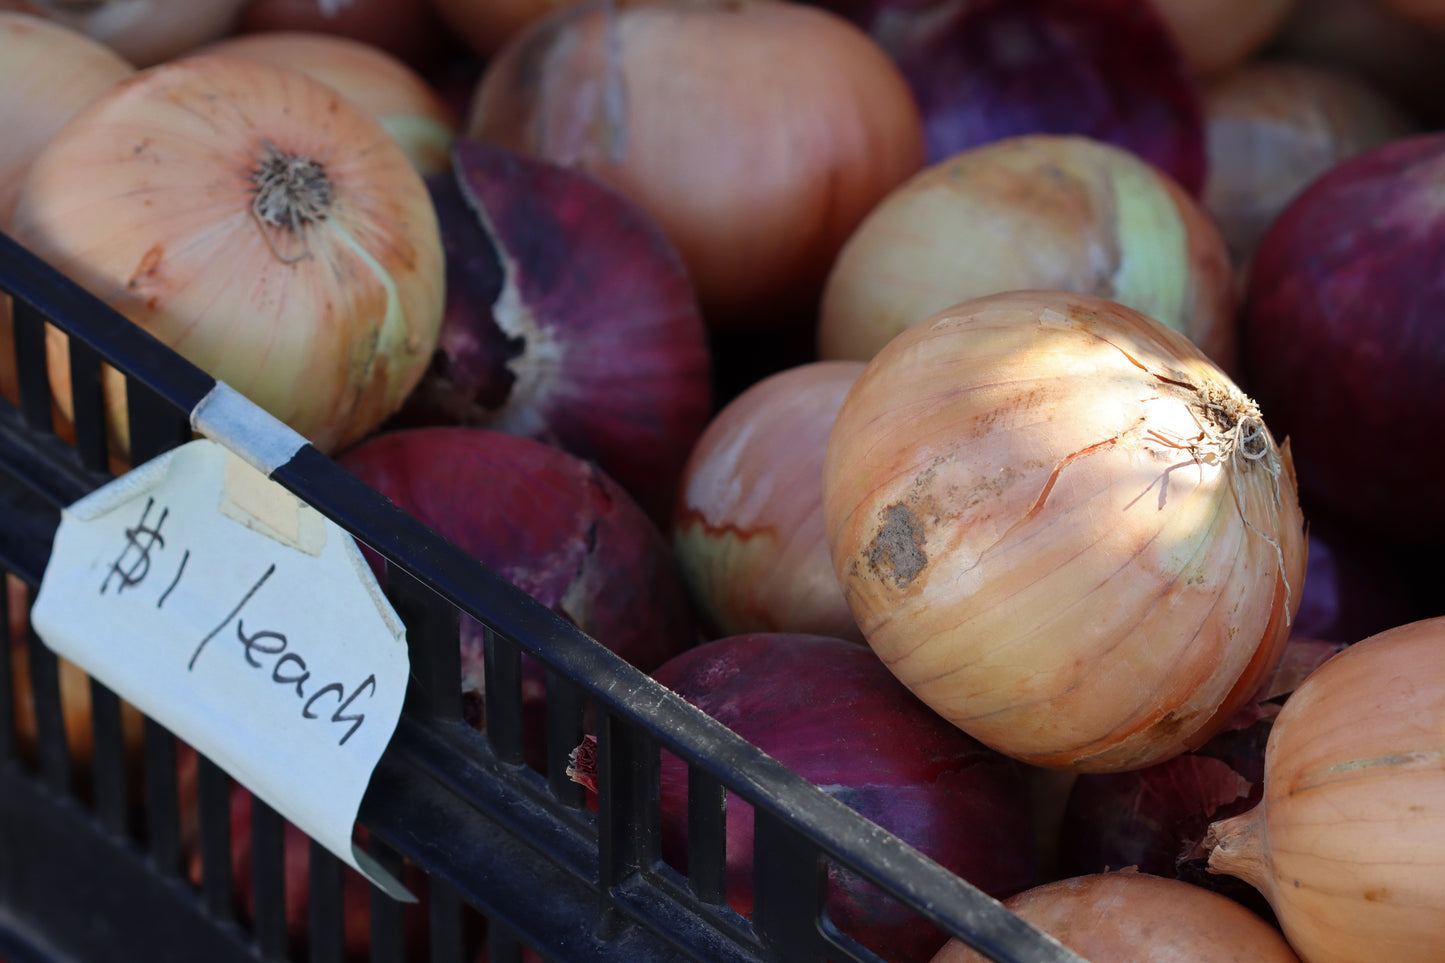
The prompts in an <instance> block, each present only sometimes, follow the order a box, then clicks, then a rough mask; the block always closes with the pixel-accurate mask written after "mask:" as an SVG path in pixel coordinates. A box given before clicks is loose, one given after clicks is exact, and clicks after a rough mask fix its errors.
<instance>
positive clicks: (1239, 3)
mask: <svg viewBox="0 0 1445 963" xmlns="http://www.w3.org/2000/svg"><path fill="white" fill-rule="evenodd" d="M1149 2H1150V4H1151V5H1152V6H1153V7H1154V9H1155V11H1157V12H1158V14H1159V16H1160V17H1161V18H1162V19H1163V20H1164V23H1165V24H1166V25H1167V26H1168V28H1169V35H1170V36H1171V37H1173V38H1174V42H1175V43H1176V44H1178V46H1179V50H1180V51H1181V52H1182V53H1183V55H1184V59H1185V61H1186V62H1188V64H1189V66H1190V68H1191V69H1193V70H1194V72H1195V73H1196V74H1199V75H1201V76H1205V77H1209V76H1215V75H1218V74H1221V73H1225V72H1226V71H1228V70H1229V69H1230V68H1231V67H1235V66H1238V65H1239V64H1241V63H1243V62H1245V61H1246V60H1248V59H1250V58H1251V57H1252V56H1253V55H1254V54H1256V53H1257V52H1259V50H1260V49H1261V48H1263V47H1265V46H1266V45H1267V44H1268V43H1269V42H1270V41H1271V40H1272V39H1274V37H1275V35H1276V34H1278V33H1279V31H1280V30H1281V29H1283V27H1284V25H1285V22H1286V21H1287V19H1288V18H1289V15H1290V13H1291V12H1292V11H1293V10H1294V7H1295V4H1296V2H1297V0H1211V2H1209V3H1200V2H1198V0H1149Z"/></svg>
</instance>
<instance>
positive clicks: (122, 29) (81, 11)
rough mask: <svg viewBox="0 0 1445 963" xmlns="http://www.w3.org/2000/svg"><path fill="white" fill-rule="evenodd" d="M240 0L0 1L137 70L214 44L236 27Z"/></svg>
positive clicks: (0, 4) (0, 7)
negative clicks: (118, 57)
mask: <svg viewBox="0 0 1445 963" xmlns="http://www.w3.org/2000/svg"><path fill="white" fill-rule="evenodd" d="M243 2H244V0H84V2H80V3H76V2H67V0H0V10H19V11H21V12H23V13H31V14H34V15H36V16H40V17H45V18H47V19H49V20H54V21H55V22H56V23H58V24H61V25H62V26H65V27H69V28H70V29H72V30H77V31H79V32H80V33H83V34H85V35H87V36H89V37H91V38H92V39H94V40H98V41H100V42H101V43H103V44H105V45H106V46H107V47H110V48H111V49H112V50H114V51H116V53H118V54H120V55H121V56H122V57H124V58H125V59H126V60H128V61H129V62H131V63H133V64H135V65H136V66H137V67H150V66H153V65H155V64H158V63H161V62H163V61H166V60H170V59H172V58H174V57H179V56H180V55H182V54H185V53H189V52H190V51H192V50H195V49H196V48H197V47H199V46H201V45H202V44H205V43H209V42H210V41H212V40H217V39H219V38H221V37H223V36H225V35H226V34H227V33H229V32H230V31H231V30H232V29H233V28H234V27H235V25H236V17H237V14H238V13H239V11H240V9H241V4H242V3H243Z"/></svg>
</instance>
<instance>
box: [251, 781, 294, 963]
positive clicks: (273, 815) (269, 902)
mask: <svg viewBox="0 0 1445 963" xmlns="http://www.w3.org/2000/svg"><path fill="white" fill-rule="evenodd" d="M248 795H249V793H248ZM250 798H251V894H250V895H251V900H252V906H253V910H252V928H253V930H254V931H255V934H256V946H257V948H258V949H259V950H260V951H261V953H262V954H263V955H264V956H265V957H266V958H268V959H281V958H282V957H283V956H285V954H286V944H287V932H286V862H285V860H286V851H285V839H286V821H285V820H284V819H282V818H281V814H280V813H278V812H276V810H274V809H272V808H271V807H270V806H268V805H266V803H264V802H262V801H261V800H260V799H259V798H257V797H256V796H251V797H250Z"/></svg>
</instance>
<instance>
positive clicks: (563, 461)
mask: <svg viewBox="0 0 1445 963" xmlns="http://www.w3.org/2000/svg"><path fill="white" fill-rule="evenodd" d="M337 460H338V462H339V463H340V465H341V466H342V467H343V468H345V469H347V470H348V471H350V472H351V473H352V474H354V475H356V476H357V477H358V478H360V479H361V480H362V481H363V482H365V483H366V484H368V485H370V486H371V487H373V488H375V489H376V490H377V491H379V492H381V493H382V494H383V495H385V496H386V497H387V498H389V499H390V500H391V501H392V502H393V503H395V504H396V505H397V506H398V507H399V508H401V509H402V510H403V511H405V512H407V513H408V514H410V515H412V516H413V517H415V518H416V519H417V520H419V521H420V522H421V523H422V524H424V525H426V526H428V527H430V528H432V529H433V530H435V531H436V532H437V533H438V534H440V535H441V536H442V537H443V538H445V539H447V540H448V541H450V542H452V543H453V544H454V545H456V546H457V547H458V548H460V549H461V550H462V551H464V552H467V553H468V554H470V555H471V556H473V557H474V558H476V559H477V560H479V561H480V562H482V563H483V564H484V565H486V566H487V567H489V568H491V569H493V570H494V571H496V572H497V573H498V574H500V575H501V576H503V577H504V578H506V579H507V580H508V581H509V582H511V583H512V584H513V585H515V586H517V587H518V588H520V589H522V590H523V591H525V592H526V593H527V594H528V595H530V596H532V597H533V598H534V599H536V600H537V601H538V602H540V603H542V604H543V605H545V606H547V607H548V608H550V609H551V610H552V611H553V612H555V613H557V614H558V615H559V616H561V617H562V618H564V619H566V620H568V621H569V622H571V623H572V624H573V625H576V626H577V627H578V628H580V629H581V630H582V631H584V632H586V633H587V634H588V635H590V636H592V637H593V638H594V639H596V640H597V641H598V642H600V643H601V644H602V645H604V646H606V647H607V648H609V649H611V650H612V651H613V652H615V653H617V654H618V655H619V656H621V657H622V658H624V659H626V660H627V661H628V662H630V663H632V664H633V665H635V666H637V667H638V668H639V669H641V670H642V671H644V672H647V671H651V670H652V669H654V668H656V667H657V666H658V665H660V664H661V663H663V662H664V661H666V660H667V659H669V658H671V657H672V656H674V655H676V654H677V653H678V652H681V651H682V650H684V649H686V648H687V647H689V646H691V645H693V644H694V643H695V642H696V641H697V631H696V628H695V626H694V622H693V615H692V610H691V608H690V604H689V602H688V598H687V589H686V586H684V584H683V581H682V576H681V575H680V574H679V572H678V569H677V561H676V559H675V558H674V556H673V554H672V549H671V546H670V545H668V543H667V541H666V540H665V539H664V538H663V537H662V534H661V533H660V532H659V531H658V529H657V526H656V525H655V524H654V523H653V522H652V520H651V519H649V518H648V516H647V515H646V513H644V512H643V510H642V508H641V507H640V506H639V505H638V504H637V502H636V501H635V500H633V498H632V497H631V496H630V495H628V494H627V492H626V491H624V490H623V488H622V487H621V486H620V485H619V484H618V483H617V482H616V481H614V480H613V479H612V478H611V477H609V476H608V475H607V474H606V473H604V472H603V471H601V470H600V469H598V468H597V466H596V465H594V464H593V463H591V462H588V461H584V460H583V459H580V458H577V457H575V456H573V455H569V454H567V453H566V452H564V451H561V450H560V449H557V448H554V447H552V446H551V445H547V444H544V443H542V442H540V441H535V440H533V439H530V438H521V437H518V436H515V435H509V434H506V433H505V432H499V431H492V430H489V429H485V428H469V427H436V428H410V429H404V430H398V431H387V432H383V433H380V434H377V435H373V436H372V437H370V438H368V439H367V440H366V441H364V442H362V443H361V444H359V445H357V446H355V447H353V448H351V449H348V450H347V451H345V452H343V453H342V454H341V455H340V456H339V457H338V459H337ZM372 560H373V563H374V564H376V563H377V562H378V560H377V559H376V558H375V557H374V556H372ZM461 652H462V679H461V683H460V691H461V692H462V697H463V710H464V713H465V715H466V717H467V718H468V720H469V721H471V722H472V723H473V724H474V725H478V726H480V725H481V724H482V722H483V721H484V711H485V705H484V698H483V696H484V691H485V690H484V688H483V682H484V662H483V630H482V626H481V625H480V624H479V623H478V622H476V621H475V620H474V619H472V618H471V617H470V616H465V615H464V616H463V618H462V623H461ZM522 672H523V695H522V698H523V703H524V712H525V713H526V718H527V720H528V727H527V733H526V738H527V739H528V740H533V741H529V742H528V744H527V745H528V747H529V750H530V751H531V752H532V753H534V754H535V753H539V751H540V748H541V746H540V743H538V742H536V741H535V740H541V739H542V738H543V735H544V731H543V728H542V716H541V712H542V710H543V707H544V701H543V700H544V691H543V686H544V682H543V679H544V672H543V669H542V666H541V665H540V663H538V662H536V661H535V660H534V659H532V658H531V657H529V656H525V655H524V656H523V669H522ZM531 758H533V759H534V760H535V759H536V758H537V756H536V755H533V756H532V757H531Z"/></svg>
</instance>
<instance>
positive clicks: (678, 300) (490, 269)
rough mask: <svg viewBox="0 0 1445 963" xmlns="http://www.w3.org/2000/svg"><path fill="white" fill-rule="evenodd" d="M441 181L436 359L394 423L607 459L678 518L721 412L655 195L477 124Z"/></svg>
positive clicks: (659, 511) (640, 494)
mask: <svg viewBox="0 0 1445 963" xmlns="http://www.w3.org/2000/svg"><path fill="white" fill-rule="evenodd" d="M452 153H453V163H452V167H453V173H452V174H448V175H441V176H439V177H435V178H432V179H431V180H430V181H429V182H428V186H429V188H430V190H431V192H432V199H433V202H434V204H435V206H436V209H437V216H438V221H439V223H440V226H441V233H442V244H443V249H444V251H445V253H446V263H447V294H446V308H445V314H444V317H443V321H442V331H441V335H440V337H439V339H438V343H437V349H436V353H435V355H434V356H433V360H432V365H431V368H430V370H429V371H428V372H427V373H426V375H424V376H423V378H422V382H421V384H420V385H418V387H417V388H416V390H415V391H413V393H412V395H411V397H410V399H409V400H408V401H407V404H406V406H405V407H404V409H403V411H402V412H401V414H400V415H399V416H398V418H397V419H396V421H395V422H394V424H395V425H398V426H403V425H404V426H417V425H428V424H467V425H476V426H480V427H487V428H493V429H496V430H498V431H505V432H508V433H510V434H515V435H521V436H524V437H528V438H535V439H537V440H539V441H545V442H547V443H549V444H552V445H555V446H557V447H559V448H562V449H565V450H567V451H569V452H572V453H573V454H575V455H578V456H580V457H583V458H588V459H591V460H593V461H596V462H597V464H598V465H599V466H601V468H602V469H603V471H605V472H607V473H608V474H609V475H611V476H612V477H613V478H614V479H616V480H617V481H618V482H620V483H621V484H622V486H623V487H624V488H626V489H627V490H628V491H629V492H630V493H632V495H633V496H634V497H635V498H636V499H637V500H638V501H639V502H640V503H641V504H642V506H643V507H644V508H646V509H647V510H648V512H649V513H650V514H651V515H652V517H653V518H654V519H655V520H657V521H659V523H661V524H665V523H666V520H667V519H668V518H669V517H670V515H671V512H672V505H673V500H674V499H675V497H676V491H677V482H678V478H679V476H680V475H681V473H682V467H683V463H684V462H685V461H686V460H687V457H688V452H689V451H690V450H691V449H692V446H693V443H694V442H695V441H696V440H697V437H698V435H699V434H701V432H702V429H703V426H704V425H705V424H706V423H707V419H708V417H709V416H710V414H711V412H712V387H711V382H710V366H711V358H710V356H709V348H708V340H707V330H706V328H705V327H704V325H703V321H702V315H701V312H700V310H699V308H698V305H697V298H696V296H695V295H694V293H693V288H692V284H691V282H690V281H689V280H688V276H687V273H686V271H685V270H684V268H683V266H682V262H681V260H680V259H679V258H678V255H677V254H676V252H675V251H674V249H673V248H672V246H671V244H670V243H669V242H668V240H667V238H666V237H665V236H664V235H663V233H662V230H661V229H660V228H659V227H658V226H657V224H656V223H655V222H654V221H653V220H652V218H651V217H650V216H648V215H647V214H646V213H645V212H643V210H642V209H641V208H640V207H638V206H636V205H635V204H634V203H633V202H631V201H629V200H627V199H626V198H624V197H623V196H622V195H620V194H618V193H616V192H615V191H613V190H612V189H611V188H608V187H605V186H604V185H603V184H602V183H601V182H599V181H597V180H595V179H593V178H592V177H590V176H588V175H586V174H583V173H581V172H578V171H572V170H568V169H566V168H563V167H560V166H558V165H555V164H552V163H550V162H546V161H542V160H539V159H534V158H529V157H524V156H522V155H520V154H517V153H515V152H513V151H510V150H507V149H505V148H500V147H495V146H492V145H489V144H483V143H480V142H478V141H473V140H468V139H463V140H460V141H458V142H457V143H456V145H455V147H454V149H453V152H452Z"/></svg>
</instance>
